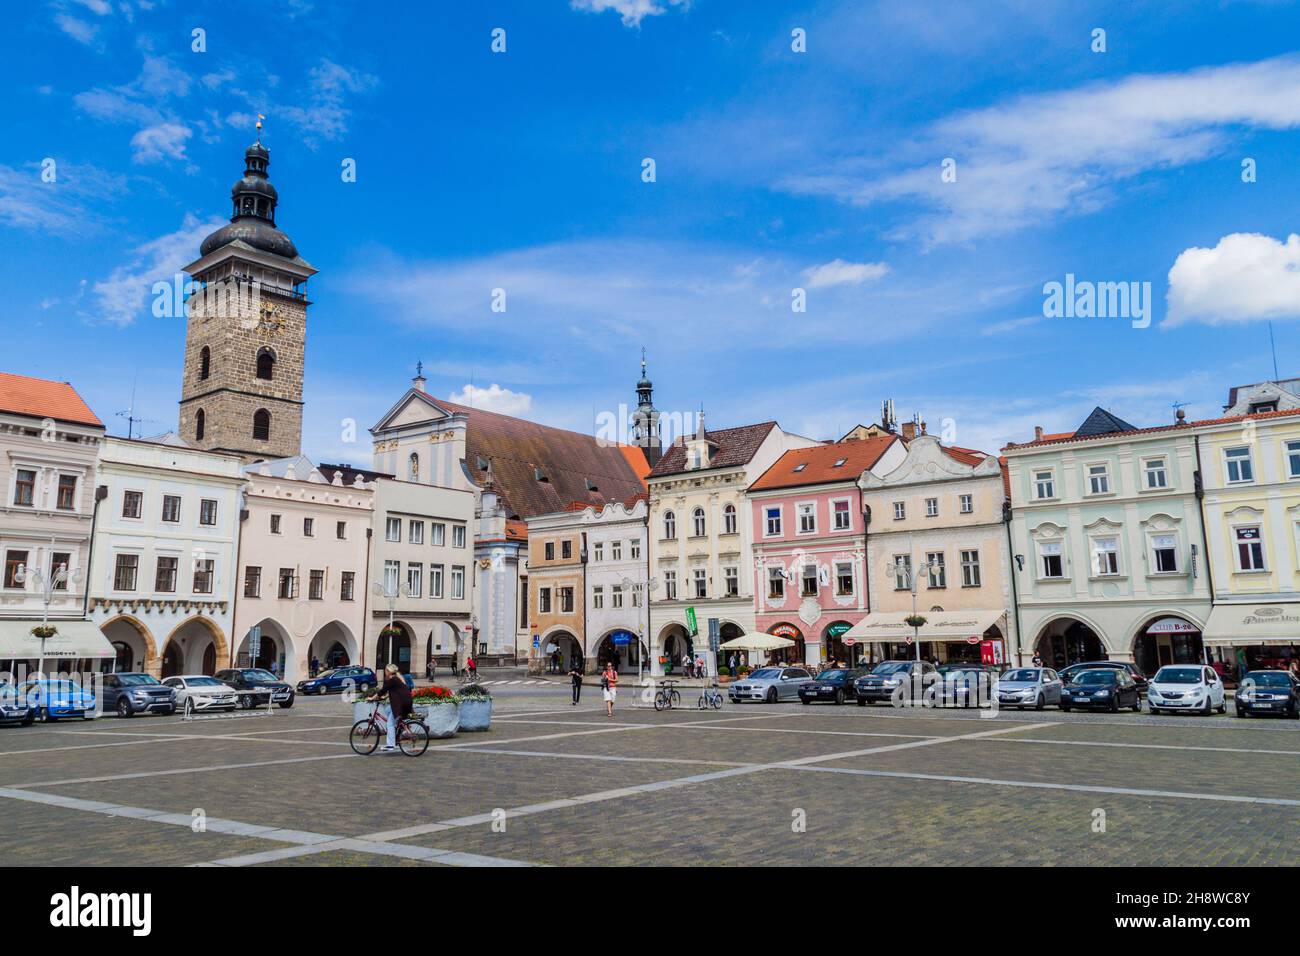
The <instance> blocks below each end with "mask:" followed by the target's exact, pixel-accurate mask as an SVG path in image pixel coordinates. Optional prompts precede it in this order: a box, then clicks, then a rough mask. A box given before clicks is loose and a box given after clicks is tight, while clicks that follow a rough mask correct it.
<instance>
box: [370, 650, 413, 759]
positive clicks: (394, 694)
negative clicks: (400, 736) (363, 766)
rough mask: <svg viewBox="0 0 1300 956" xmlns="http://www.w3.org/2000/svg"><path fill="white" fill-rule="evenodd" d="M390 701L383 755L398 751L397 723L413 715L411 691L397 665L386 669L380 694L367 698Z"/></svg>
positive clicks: (391, 665)
mask: <svg viewBox="0 0 1300 956" xmlns="http://www.w3.org/2000/svg"><path fill="white" fill-rule="evenodd" d="M385 698H387V700H388V704H387V707H388V739H387V741H385V743H384V746H383V748H381V750H380V752H381V753H393V752H395V751H396V750H397V722H398V721H399V720H402V719H403V718H406V717H409V716H410V715H411V689H410V688H409V687H407V686H406V681H404V680H403V679H402V674H401V672H400V671H399V670H398V669H397V665H396V664H389V665H388V666H387V667H385V668H384V686H383V687H381V688H380V690H379V693H378V694H375V695H374V696H373V697H369V698H367V700H371V701H382V700H384V699H385Z"/></svg>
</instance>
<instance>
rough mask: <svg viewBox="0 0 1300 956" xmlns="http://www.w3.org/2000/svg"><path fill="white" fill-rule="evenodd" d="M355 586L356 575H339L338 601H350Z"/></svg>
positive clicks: (350, 573)
mask: <svg viewBox="0 0 1300 956" xmlns="http://www.w3.org/2000/svg"><path fill="white" fill-rule="evenodd" d="M356 585H357V574H356V572H355V571H344V572H342V573H341V574H340V575H339V600H340V601H351V600H353V597H352V595H353V594H354V593H355V590H356Z"/></svg>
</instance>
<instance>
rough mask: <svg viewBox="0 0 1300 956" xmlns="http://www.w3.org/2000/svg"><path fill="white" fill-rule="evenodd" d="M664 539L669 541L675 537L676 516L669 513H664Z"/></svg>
mask: <svg viewBox="0 0 1300 956" xmlns="http://www.w3.org/2000/svg"><path fill="white" fill-rule="evenodd" d="M664 537H665V538H669V539H672V538H675V537H677V516H676V515H675V514H673V513H672V512H671V511H665V512H664Z"/></svg>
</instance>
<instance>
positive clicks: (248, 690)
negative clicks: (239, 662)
mask: <svg viewBox="0 0 1300 956" xmlns="http://www.w3.org/2000/svg"><path fill="white" fill-rule="evenodd" d="M216 676H217V680H219V681H221V682H222V683H223V684H227V685H229V686H230V687H233V688H235V690H237V691H239V706H240V707H243V708H244V709H245V710H248V709H250V708H252V707H256V706H257V705H258V704H265V703H267V699H268V698H270V702H271V703H274V704H279V705H280V706H281V707H292V706H293V696H294V694H293V688H292V687H290V686H289V685H288V684H286V683H285V682H284V681H282V680H280V678H278V677H276V676H275V675H274V674H272V673H271V672H270V671H268V670H263V669H262V668H260V667H234V668H230V669H229V670H224V671H217V675H216Z"/></svg>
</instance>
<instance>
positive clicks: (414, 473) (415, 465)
mask: <svg viewBox="0 0 1300 956" xmlns="http://www.w3.org/2000/svg"><path fill="white" fill-rule="evenodd" d="M406 476H407V477H408V478H410V479H411V481H419V480H420V456H419V455H418V454H416V453H415V452H411V459H410V464H409V465H407V468H406Z"/></svg>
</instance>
